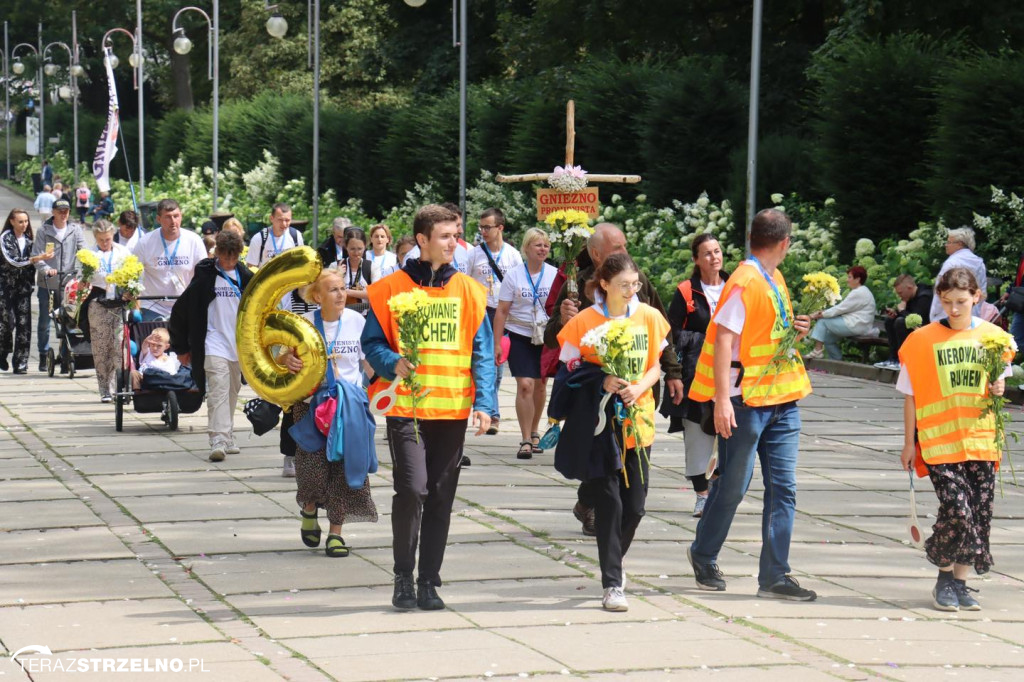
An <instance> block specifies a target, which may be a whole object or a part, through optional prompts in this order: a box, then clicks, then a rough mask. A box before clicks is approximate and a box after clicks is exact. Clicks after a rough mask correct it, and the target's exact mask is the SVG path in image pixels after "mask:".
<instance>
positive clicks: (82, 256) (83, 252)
mask: <svg viewBox="0 0 1024 682" xmlns="http://www.w3.org/2000/svg"><path fill="white" fill-rule="evenodd" d="M75 258H77V259H78V262H79V263H81V264H82V265H84V266H86V267H87V268H92V269H93V270H96V269H97V268H99V267H100V259H99V258H97V257H96V252H95V251H90V250H88V249H79V250H78V253H76V254H75Z"/></svg>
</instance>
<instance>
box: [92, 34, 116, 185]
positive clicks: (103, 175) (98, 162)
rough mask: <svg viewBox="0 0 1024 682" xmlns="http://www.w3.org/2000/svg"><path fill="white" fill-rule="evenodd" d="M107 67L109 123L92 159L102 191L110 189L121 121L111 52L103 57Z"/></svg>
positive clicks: (94, 172) (93, 169)
mask: <svg viewBox="0 0 1024 682" xmlns="http://www.w3.org/2000/svg"><path fill="white" fill-rule="evenodd" d="M103 65H104V66H105V67H106V69H107V88H108V90H109V92H110V97H109V100H108V103H107V125H106V126H104V128H103V133H102V134H101V135H100V141H99V144H98V145H96V156H95V157H94V158H93V160H92V174H93V175H94V176H95V177H96V186H97V187H98V188H99V190H100V191H101V192H109V191H110V162H111V161H113V160H114V157H115V156H116V155H117V135H118V133H119V132H120V131H119V122H118V118H117V108H118V107H117V88H116V87H115V86H114V69H113V68H111V66H110V54H109V53H108V54H107V55H106V56H105V57H104V58H103Z"/></svg>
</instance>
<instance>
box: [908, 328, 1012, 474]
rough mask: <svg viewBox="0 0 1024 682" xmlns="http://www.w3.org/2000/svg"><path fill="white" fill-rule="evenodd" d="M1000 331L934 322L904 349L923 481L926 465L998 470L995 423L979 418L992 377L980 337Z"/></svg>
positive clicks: (910, 340) (988, 419)
mask: <svg viewBox="0 0 1024 682" xmlns="http://www.w3.org/2000/svg"><path fill="white" fill-rule="evenodd" d="M996 329H998V327H996V326H995V325H993V324H991V323H990V322H982V323H981V324H979V325H978V326H977V327H975V328H974V329H964V330H963V331H956V330H953V329H950V328H949V327H947V326H946V325H944V324H942V323H941V322H932V323H931V324H929V325H926V326H924V327H921V328H920V329H917V330H915V331H914V332H913V333H912V334H910V336H908V337H907V340H906V341H904V342H903V345H902V346H901V347H900V364H902V365H903V366H904V367H906V368H907V373H908V374H909V375H910V385H911V387H913V389H914V407H915V408H916V412H917V440H918V459H917V461H916V462H915V464H916V467H917V473H918V475H920V476H925V475H927V473H928V470H927V468H925V466H924V465H925V464H926V463H927V464H950V463H953V462H966V461H968V460H983V461H990V462H996V463H997V465H998V462H999V459H1000V456H999V455H1000V453H999V451H998V450H996V442H995V439H996V428H995V417H994V416H993V415H991V414H990V415H988V416H987V417H985V418H984V419H980V418H979V417H980V415H981V411H982V405H981V401H982V399H983V398H985V397H987V396H988V375H987V374H986V372H985V368H984V365H983V364H982V362H981V360H980V358H979V357H978V350H979V341H980V340H981V337H982V336H984V335H985V334H988V333H991V332H992V331H994V330H996Z"/></svg>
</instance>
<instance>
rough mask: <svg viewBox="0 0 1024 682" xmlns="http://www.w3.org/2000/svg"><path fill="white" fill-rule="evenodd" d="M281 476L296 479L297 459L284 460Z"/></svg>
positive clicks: (286, 457) (287, 458)
mask: <svg viewBox="0 0 1024 682" xmlns="http://www.w3.org/2000/svg"><path fill="white" fill-rule="evenodd" d="M281 475H282V476H283V477H285V478H295V458H294V457H288V456H287V455H286V456H285V458H284V465H283V466H282V467H281Z"/></svg>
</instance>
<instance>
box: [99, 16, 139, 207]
mask: <svg viewBox="0 0 1024 682" xmlns="http://www.w3.org/2000/svg"><path fill="white" fill-rule="evenodd" d="M114 33H123V34H125V35H126V36H128V37H129V38H130V39H131V41H132V53H131V54H130V55H129V56H128V64H129V65H130V66H131V67H132V68H133V69H135V73H134V74H132V76H133V78H132V82H133V84H134V86H135V89H136V90H137V91H138V92H139V201H140V202H142V201H145V200H146V194H145V192H146V189H145V187H146V185H145V180H144V173H145V172H146V161H145V159H144V158H143V155H144V154H145V151H146V146H145V143H144V141H143V133H144V131H145V128H144V127H143V123H142V114H143V111H142V64H143V62H144V59H143V57H142V41H141V40H140V39H137V38H136V33H132V32H131V31H129V30H128V29H126V28H112V29H110V30H109V31H107V32H106V33H104V34H103V40H102V41H100V45H102V47H103V53H104V54H105V55H106V57H105V59H107V60H109V61H110V68H111V69H116V68H117V65H118V64H119V63H120V61H119V60H118V58H117V55H115V54H114V49H113V47H111V45H110V37H111V36H112V35H113V34H114ZM137 34H138V36H140V37H141V35H142V31H141V30H139V31H137ZM127 161H128V159H125V163H127Z"/></svg>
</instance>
